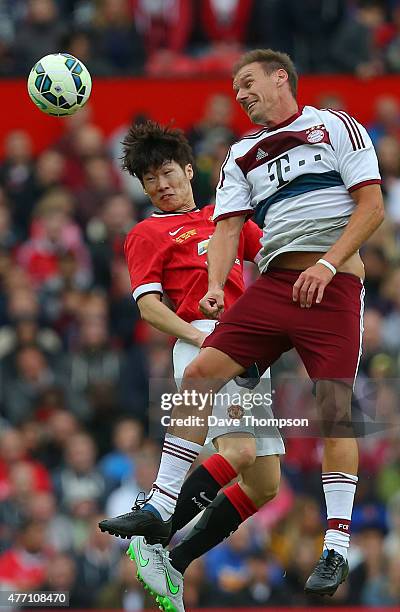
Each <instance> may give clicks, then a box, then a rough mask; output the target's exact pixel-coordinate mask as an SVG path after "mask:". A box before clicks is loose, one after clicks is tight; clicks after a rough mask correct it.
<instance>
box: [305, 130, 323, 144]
mask: <svg viewBox="0 0 400 612" xmlns="http://www.w3.org/2000/svg"><path fill="white" fill-rule="evenodd" d="M323 139H324V132H323V131H322V130H311V131H310V132H309V133H308V134H307V140H308V142H310V143H311V144H315V143H317V142H321V140H323Z"/></svg>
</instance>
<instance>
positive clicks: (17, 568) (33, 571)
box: [0, 520, 50, 591]
mask: <svg viewBox="0 0 400 612" xmlns="http://www.w3.org/2000/svg"><path fill="white" fill-rule="evenodd" d="M49 560H50V554H49V551H48V548H47V543H46V538H45V527H44V525H42V524H41V523H38V522H35V521H31V520H26V521H25V522H24V523H23V524H22V525H21V526H20V531H19V533H18V535H17V538H16V542H15V544H14V545H13V546H12V547H11V548H9V549H8V550H6V551H5V552H2V553H1V554H0V584H1V585H2V586H3V587H4V586H7V588H11V589H19V590H22V591H25V590H26V591H29V590H31V589H32V590H34V589H38V587H39V586H40V585H41V584H42V583H43V580H44V577H45V575H46V567H47V563H48V562H49Z"/></svg>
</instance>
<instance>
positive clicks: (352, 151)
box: [213, 106, 380, 272]
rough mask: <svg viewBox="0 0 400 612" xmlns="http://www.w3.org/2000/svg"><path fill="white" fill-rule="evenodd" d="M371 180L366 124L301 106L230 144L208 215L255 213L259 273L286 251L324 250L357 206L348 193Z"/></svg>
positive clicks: (375, 177) (373, 169)
mask: <svg viewBox="0 0 400 612" xmlns="http://www.w3.org/2000/svg"><path fill="white" fill-rule="evenodd" d="M372 183H380V175H379V170H378V161H377V157H376V154H375V150H374V148H373V146H372V143H371V139H370V138H369V136H368V133H367V131H366V130H365V128H364V127H363V126H362V125H360V124H359V123H358V122H357V121H356V120H355V119H353V118H352V117H350V116H349V115H348V114H347V113H345V112H344V111H336V110H329V109H323V110H318V109H316V108H314V107H312V106H305V107H303V108H301V109H300V110H299V112H298V113H296V115H294V116H293V117H291V118H290V119H289V120H288V121H286V122H285V123H283V124H281V125H279V126H277V127H276V128H274V129H273V130H268V129H263V130H261V131H259V132H257V133H256V134H253V135H251V136H246V137H244V138H242V140H240V141H239V142H236V143H235V144H234V145H232V147H231V148H230V150H229V152H228V155H227V157H226V159H225V161H224V163H223V165H222V168H221V175H220V181H219V184H218V187H217V195H216V206H215V211H214V217H213V218H214V220H216V221H218V220H221V219H223V218H225V217H230V216H234V215H238V214H246V213H248V214H249V216H250V215H254V217H253V219H254V220H255V221H256V223H257V224H258V225H259V226H260V227H261V228H263V237H262V239H261V244H262V249H261V253H260V255H261V259H260V263H259V267H260V271H261V272H264V271H265V270H266V269H267V267H268V265H269V264H270V262H271V261H272V260H273V259H274V257H276V256H277V255H279V254H280V253H284V252H286V251H317V252H323V253H326V251H328V250H329V248H330V247H331V246H332V245H333V244H334V243H335V242H336V241H337V240H338V238H339V237H340V235H341V234H342V233H343V230H344V228H345V226H346V225H347V223H348V220H349V217H350V215H351V214H352V212H353V210H354V207H355V204H354V201H353V199H352V197H351V195H350V192H351V191H353V190H355V189H357V188H359V187H362V186H364V185H368V184H372Z"/></svg>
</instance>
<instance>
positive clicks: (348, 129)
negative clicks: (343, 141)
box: [328, 108, 357, 151]
mask: <svg viewBox="0 0 400 612" xmlns="http://www.w3.org/2000/svg"><path fill="white" fill-rule="evenodd" d="M328 112H329V113H331V114H332V115H335V117H338V119H340V121H341V122H342V123H343V124H344V126H345V128H346V130H347V133H348V135H349V138H350V142H351V145H352V147H353V151H356V150H357V145H356V143H355V140H354V136H353V133H352V132H351V130H350V128H349V126H348V124H347V123H346V120H345V119H344V118H343V117H341V115H339V113H337V112H336V111H333V110H331V109H330V108H328Z"/></svg>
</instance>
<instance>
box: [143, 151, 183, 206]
mask: <svg viewBox="0 0 400 612" xmlns="http://www.w3.org/2000/svg"><path fill="white" fill-rule="evenodd" d="M192 178H193V168H192V166H191V164H187V165H186V166H185V167H184V168H181V166H180V165H179V164H178V163H177V162H176V161H165V162H164V163H163V164H162V166H160V167H159V168H151V169H150V170H148V172H145V174H144V175H143V186H144V189H145V191H146V193H147V195H148V196H149V198H150V199H151V201H152V203H153V205H154V206H156V207H157V208H159V209H160V210H162V211H164V212H175V211H176V212H178V211H185V210H190V209H191V208H193V207H194V201H193V192H192V186H191V184H190V181H191V179H192Z"/></svg>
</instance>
